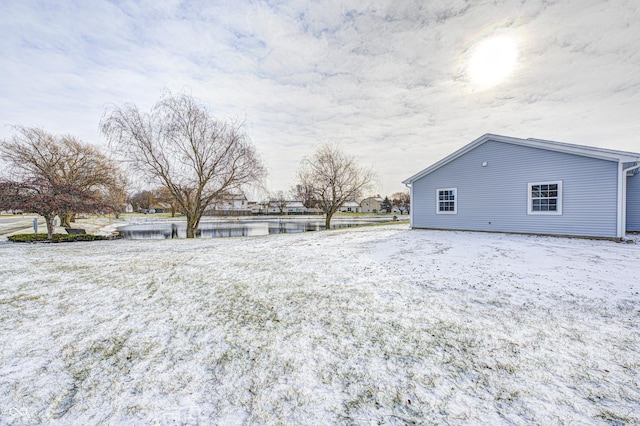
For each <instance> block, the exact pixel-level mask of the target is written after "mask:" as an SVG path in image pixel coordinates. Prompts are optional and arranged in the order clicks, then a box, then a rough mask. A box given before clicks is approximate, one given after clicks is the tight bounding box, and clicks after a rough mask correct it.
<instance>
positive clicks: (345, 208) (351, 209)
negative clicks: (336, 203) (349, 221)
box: [340, 201, 362, 213]
mask: <svg viewBox="0 0 640 426" xmlns="http://www.w3.org/2000/svg"><path fill="white" fill-rule="evenodd" d="M361 210H362V208H361V207H360V203H358V202H357V201H347V202H346V203H344V204H343V205H341V206H340V212H342V213H360V211H361Z"/></svg>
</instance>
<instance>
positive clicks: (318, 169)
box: [298, 144, 374, 229]
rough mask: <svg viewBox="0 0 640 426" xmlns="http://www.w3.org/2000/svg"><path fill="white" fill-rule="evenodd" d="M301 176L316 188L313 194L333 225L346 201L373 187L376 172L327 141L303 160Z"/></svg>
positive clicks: (301, 181)
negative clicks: (337, 213)
mask: <svg viewBox="0 0 640 426" xmlns="http://www.w3.org/2000/svg"><path fill="white" fill-rule="evenodd" d="M298 179H299V180H300V185H301V186H302V187H303V188H312V192H313V197H312V198H313V199H315V200H316V201H317V204H318V207H319V208H320V209H321V210H322V211H324V213H325V214H326V218H325V225H326V227H327V229H329V228H330V225H331V217H332V216H333V215H334V214H335V213H336V212H337V211H338V210H339V209H340V206H342V204H344V203H345V202H347V201H352V200H355V199H356V198H359V197H360V196H361V195H362V193H363V191H365V190H368V189H370V187H371V183H372V182H373V179H374V173H373V171H372V169H365V168H361V167H359V166H358V165H357V164H356V162H355V159H354V158H353V157H352V156H350V155H347V154H345V153H343V152H342V151H341V150H340V149H339V148H338V147H337V146H335V145H330V144H325V145H322V146H321V147H320V148H318V150H317V151H316V152H314V153H313V155H312V156H311V157H308V158H305V159H304V160H303V161H302V164H301V165H300V169H299V170H298Z"/></svg>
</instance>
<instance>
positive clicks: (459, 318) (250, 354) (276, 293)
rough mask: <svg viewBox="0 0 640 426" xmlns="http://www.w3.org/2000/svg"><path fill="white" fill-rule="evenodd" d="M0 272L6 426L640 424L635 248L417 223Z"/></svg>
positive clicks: (63, 260)
mask: <svg viewBox="0 0 640 426" xmlns="http://www.w3.org/2000/svg"><path fill="white" fill-rule="evenodd" d="M0 259H1V262H2V267H1V269H0V339H1V341H2V345H1V346H0V423H9V424H12V423H13V424H32V423H47V424H89V423H91V424H94V423H99V422H107V423H110V424H142V423H159V424H197V423H212V424H221V425H223V424H224V425H228V424H336V423H337V424H425V423H427V424H441V423H446V424H460V423H484V424H532V423H534V424H599V423H600V424H633V423H635V424H637V423H640V414H639V413H640V384H639V381H640V357H639V356H638V353H640V327H639V326H640V295H639V292H640V280H639V277H640V245H638V244H624V243H614V242H610V241H590V240H580V239H561V238H546V237H533V236H517V235H496V234H482V233H463V232H437V231H411V230H408V229H407V225H406V224H405V225H390V226H379V227H368V228H360V229H350V230H344V231H330V232H315V233H305V234H284V235H274V236H267V237H249V238H232V239H208V240H207V239H201V240H194V241H187V240H163V241H105V242H92V243H74V244H65V245H18V244H11V243H6V242H5V243H0Z"/></svg>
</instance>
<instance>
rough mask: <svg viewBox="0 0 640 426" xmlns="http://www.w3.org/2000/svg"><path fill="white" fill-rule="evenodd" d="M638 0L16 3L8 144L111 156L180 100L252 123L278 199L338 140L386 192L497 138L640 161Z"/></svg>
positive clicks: (7, 11) (10, 9)
mask: <svg viewBox="0 0 640 426" xmlns="http://www.w3.org/2000/svg"><path fill="white" fill-rule="evenodd" d="M639 5H640V3H638V1H637V0H609V1H605V0H519V1H511V0H507V1H504V0H389V1H386V0H353V1H346V0H345V1H340V0H305V1H302V0H290V1H286V0H282V1H281V0H233V1H231V0H228V1H227V0H225V1H223V0H218V1H216V0H201V1H197V0H196V1H177V0H171V1H168V0H167V1H160V0H150V1H137V2H132V1H127V0H123V1H119V0H114V1H101V0H77V1H64V0H61V1H55V2H53V1H48V0H43V1H34V0H0V10H1V11H2V13H1V14H0V30H1V31H0V34H1V36H0V52H1V55H0V138H5V137H8V136H9V135H10V134H11V132H12V130H11V128H10V126H9V125H11V124H20V125H26V126H39V127H43V128H45V129H46V130H49V131H51V132H53V133H70V134H73V135H76V136H79V137H80V138H82V139H83V140H85V141H87V142H92V143H95V144H103V143H105V142H104V140H105V139H104V138H103V137H102V136H101V135H100V134H99V131H98V123H99V121H100V118H101V116H102V114H103V112H104V110H105V107H106V106H107V105H109V104H116V105H122V104H124V103H125V102H133V103H135V104H136V105H137V106H138V107H140V108H141V109H144V110H147V109H149V108H150V107H151V106H152V105H153V103H155V101H157V100H158V98H159V97H160V96H161V93H162V91H163V90H164V89H169V90H170V91H172V92H181V91H186V92H188V93H191V94H192V95H193V96H195V97H197V98H199V100H201V101H202V102H203V103H204V104H205V105H207V106H208V107H209V108H210V110H211V111H212V113H213V114H215V115H217V116H219V117H221V118H225V117H232V118H242V119H244V120H245V121H246V128H247V131H248V133H249V135H250V136H251V138H252V140H253V142H254V143H255V145H256V146H257V148H258V150H259V151H260V153H261V154H262V156H263V158H264V160H265V162H266V164H267V166H268V168H269V172H270V177H269V182H268V184H269V187H270V188H271V189H272V190H279V189H288V188H289V187H291V186H292V185H293V184H294V183H295V170H296V168H297V167H298V165H299V163H300V160H301V159H302V158H303V157H304V156H305V155H308V154H310V153H311V152H312V151H313V149H314V147H316V146H317V145H318V144H320V143H322V142H326V141H331V142H336V143H339V144H341V146H342V147H343V149H344V150H345V151H347V152H349V153H350V154H353V155H354V156H355V157H356V158H357V159H358V160H359V161H360V163H361V164H363V165H372V166H374V167H375V169H376V170H377V172H378V176H379V182H378V183H377V192H380V193H381V194H390V193H392V192H395V191H398V190H402V189H403V188H404V187H403V185H402V184H401V183H400V182H401V181H402V180H403V179H406V178H407V177H409V176H411V175H413V174H414V173H416V172H418V171H420V170H421V169H423V168H425V167H427V166H428V165H430V164H432V163H434V162H436V161H437V160H439V159H440V158H442V157H444V156H446V155H448V154H449V153H451V152H453V151H454V150H456V149H458V148H460V147H462V146H464V145H465V144H467V143H469V142H471V141H472V140H473V139H475V138H477V137H479V136H481V135H482V134H484V133H498V134H503V135H507V136H515V137H523V138H527V137H535V138H541V139H551V140H557V141H562V142H570V143H581V144H585V145H594V146H601V147H608V148H614V149H621V150H628V151H636V152H637V151H640V6H639Z"/></svg>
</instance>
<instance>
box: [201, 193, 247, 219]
mask: <svg viewBox="0 0 640 426" xmlns="http://www.w3.org/2000/svg"><path fill="white" fill-rule="evenodd" d="M250 211H251V210H250V208H249V201H248V200H247V197H246V195H245V194H244V193H242V192H230V193H226V194H224V195H223V196H222V197H221V198H220V199H218V200H217V201H216V202H215V203H214V204H212V206H211V207H209V208H208V209H207V211H206V212H205V214H207V215H233V216H236V215H245V214H249V213H250Z"/></svg>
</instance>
